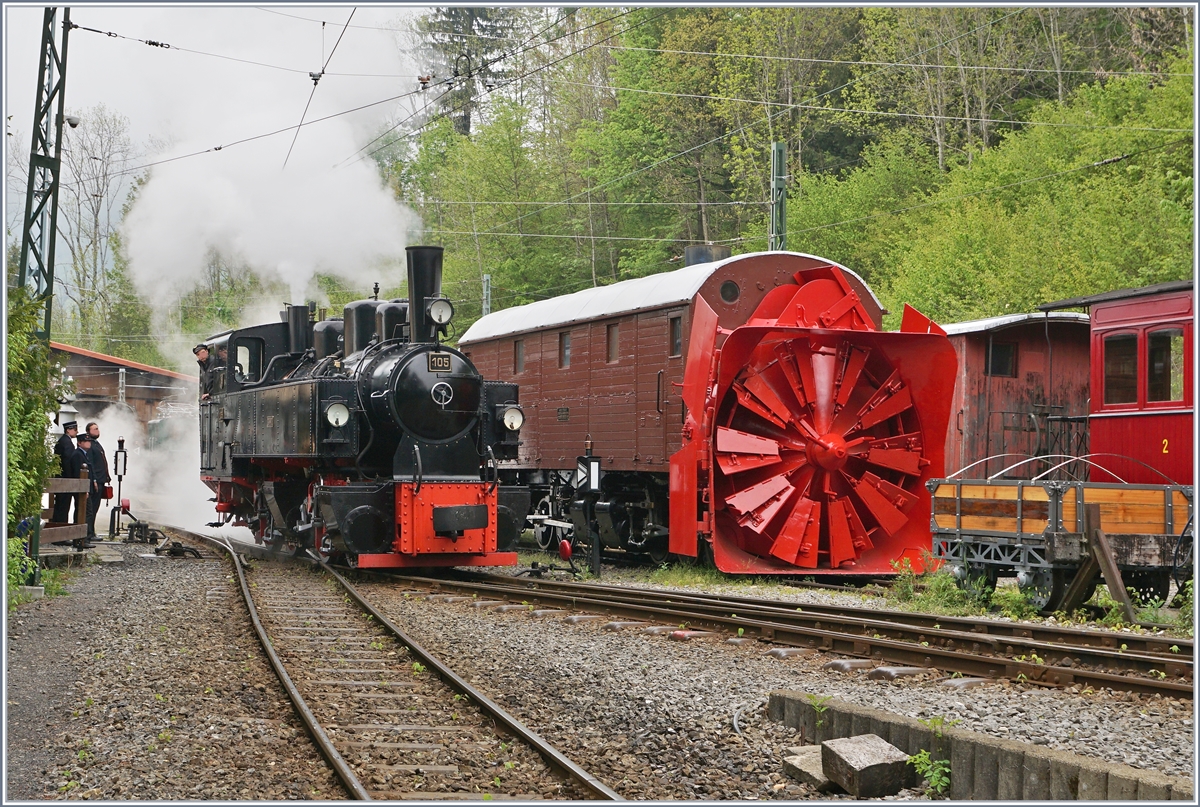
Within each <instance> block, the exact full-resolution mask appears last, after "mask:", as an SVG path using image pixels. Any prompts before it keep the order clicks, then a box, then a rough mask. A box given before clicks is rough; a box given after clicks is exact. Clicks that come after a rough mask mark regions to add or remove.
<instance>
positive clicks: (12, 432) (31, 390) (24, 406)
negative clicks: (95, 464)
mask: <svg viewBox="0 0 1200 807" xmlns="http://www.w3.org/2000/svg"><path fill="white" fill-rule="evenodd" d="M44 316H45V309H44V308H43V307H42V306H41V305H40V304H38V303H37V302H36V301H34V300H33V299H32V298H31V296H30V294H29V291H28V287H23V288H18V289H10V290H9V295H8V367H7V370H8V466H7V470H8V483H7V484H8V512H7V518H8V535H9V536H10V537H11V536H12V535H13V534H14V530H15V529H16V526H17V522H19V521H21V520H22V519H24V518H27V517H37V516H38V515H39V514H40V513H41V509H42V505H41V502H42V491H43V490H44V489H45V486H46V480H47V479H48V478H49V477H50V476H51V475H52V474H54V473H58V470H59V469H58V459H57V458H56V457H55V456H54V453H53V451H52V450H51V446H50V443H49V437H48V435H47V431H46V430H47V428H48V427H49V425H50V418H49V415H50V413H52V412H55V411H57V409H58V401H59V399H60V398H62V397H64V396H65V395H66V393H67V391H68V390H67V387H66V386H65V385H64V384H63V383H62V381H61V378H62V368H61V367H60V366H59V364H58V362H57V361H56V360H55V359H54V358H53V357H52V356H51V354H50V350H49V346H48V345H47V344H46V343H45V342H42V341H40V340H38V339H37V338H36V337H35V335H34V334H35V331H36V330H37V328H38V326H39V325H40V324H41V323H42V322H43V317H44Z"/></svg>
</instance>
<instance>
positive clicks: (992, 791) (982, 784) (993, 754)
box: [955, 740, 1000, 801]
mask: <svg viewBox="0 0 1200 807" xmlns="http://www.w3.org/2000/svg"><path fill="white" fill-rule="evenodd" d="M955 744H956V745H957V744H958V741H957V740H956V741H955ZM999 792H1000V746H999V745H998V744H992V743H988V742H984V743H975V775H974V782H973V783H972V787H971V793H972V795H971V798H972V799H974V800H977V801H978V800H984V801H992V800H994V799H996V798H999V796H998V793H999Z"/></svg>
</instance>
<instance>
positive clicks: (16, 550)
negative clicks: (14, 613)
mask: <svg viewBox="0 0 1200 807" xmlns="http://www.w3.org/2000/svg"><path fill="white" fill-rule="evenodd" d="M7 557H8V561H7V562H8V565H7V566H6V567H5V569H6V571H7V580H8V584H7V586H6V588H5V592H6V593H7V597H8V604H9V607H10V608H11V607H12V606H13V605H15V604H16V603H17V602H18V601H19V595H20V587H21V586H23V585H25V581H27V580H28V579H29V575H30V574H31V573H32V572H33V569H34V566H33V560H32V559H31V558H30V557H29V556H28V555H27V554H25V542H24V541H23V540H21V539H20V538H18V537H16V536H15V535H14V536H12V537H10V538H9V539H8V556H7Z"/></svg>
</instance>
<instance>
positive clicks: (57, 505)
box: [54, 420, 79, 524]
mask: <svg viewBox="0 0 1200 807" xmlns="http://www.w3.org/2000/svg"><path fill="white" fill-rule="evenodd" d="M78 432H79V424H78V423H76V422H75V421H73V420H68V421H67V422H66V423H64V424H63V435H62V437H60V438H58V442H57V443H56V444H55V445H54V453H55V455H57V456H58V467H59V471H58V476H59V477H66V476H68V475H69V474H68V473H67V469H68V468H69V467H70V464H71V455H72V454H74V453H75V435H76V434H78ZM73 498H74V496H73V495H72V494H70V493H56V494H55V495H54V521H56V522H58V523H59V524H65V523H66V521H67V519H68V518H70V515H71V499H73Z"/></svg>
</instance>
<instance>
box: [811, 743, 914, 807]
mask: <svg viewBox="0 0 1200 807" xmlns="http://www.w3.org/2000/svg"><path fill="white" fill-rule="evenodd" d="M821 766H822V768H823V770H824V771H825V775H826V776H828V777H829V779H830V780H832V781H833V782H834V783H836V784H837V785H839V786H840V787H841V788H842V789H843V790H845V791H846V792H847V793H849V794H850V795H852V796H854V797H855V798H858V799H875V798H882V797H883V796H894V795H896V794H897V793H899V792H900V791H901V790H903V789H904V781H905V776H906V772H905V768H907V767H908V755H907V754H905V753H904V752H903V751H901V750H900V749H899V748H896V747H895V746H894V745H892V744H891V743H889V742H888V741H886V740H884V739H882V738H881V737H876V736H875V735H874V734H863V735H860V736H858V737H845V738H842V739H839V740H827V741H825V742H823V743H821Z"/></svg>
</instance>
